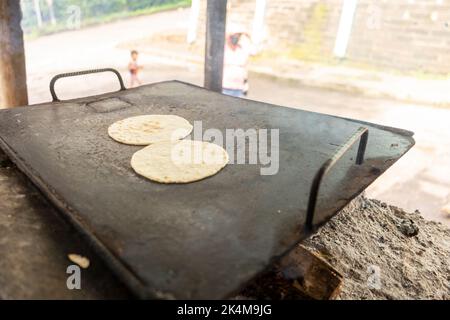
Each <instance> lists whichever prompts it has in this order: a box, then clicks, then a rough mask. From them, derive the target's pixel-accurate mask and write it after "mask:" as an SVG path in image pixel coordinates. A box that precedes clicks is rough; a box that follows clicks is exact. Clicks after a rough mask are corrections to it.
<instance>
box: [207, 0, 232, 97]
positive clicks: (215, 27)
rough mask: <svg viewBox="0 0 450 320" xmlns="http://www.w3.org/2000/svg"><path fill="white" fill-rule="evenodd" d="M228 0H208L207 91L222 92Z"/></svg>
mask: <svg viewBox="0 0 450 320" xmlns="http://www.w3.org/2000/svg"><path fill="white" fill-rule="evenodd" d="M226 16H227V0H208V1H207V7H206V47H205V83H204V86H205V88H207V89H210V90H213V91H217V92H221V91H222V76H223V57H224V47H225V27H226Z"/></svg>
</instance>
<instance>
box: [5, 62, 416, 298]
mask: <svg viewBox="0 0 450 320" xmlns="http://www.w3.org/2000/svg"><path fill="white" fill-rule="evenodd" d="M103 71H104V70H103ZM78 74H81V73H78ZM71 75H76V74H71ZM66 76H67V75H66ZM59 77H60V76H59ZM59 77H57V78H55V79H54V81H56V80H57V79H58V78H59ZM119 79H120V76H119ZM54 81H53V82H52V85H51V88H52V90H51V91H52V95H53V98H54V102H52V103H47V104H41V105H36V106H31V107H20V108H14V109H9V110H2V111H0V146H1V148H2V149H3V150H4V151H5V152H6V153H7V154H8V155H9V156H10V158H11V159H12V160H13V161H14V162H15V163H16V164H17V166H18V167H19V168H20V169H21V170H22V171H23V172H24V173H25V174H26V175H27V176H28V177H29V178H30V179H31V180H32V181H33V182H34V183H35V184H36V185H37V186H38V187H39V189H40V190H41V191H42V192H43V194H44V195H45V196H47V197H48V198H49V199H50V200H51V201H52V202H53V204H54V205H56V207H57V208H59V210H60V211H61V213H62V214H63V215H64V216H66V217H67V218H68V219H69V220H70V221H71V222H72V223H73V224H74V225H75V226H77V227H78V229H79V230H80V231H82V232H83V233H84V234H85V235H86V236H87V238H88V239H89V240H90V241H91V242H92V243H93V244H94V246H95V248H96V249H97V250H98V252H99V254H100V255H101V256H102V257H103V258H104V259H105V260H106V262H107V263H108V264H109V266H110V267H111V268H112V269H113V270H114V271H115V272H116V273H117V274H118V275H119V276H120V277H121V278H122V279H123V281H124V282H125V283H126V284H127V285H128V286H129V287H130V288H131V289H132V290H133V292H135V293H136V294H137V295H138V296H139V297H141V298H163V299H171V298H188V299H194V298H211V299H216V298H224V297H228V296H230V295H232V294H233V293H235V292H237V290H239V289H240V288H241V287H242V286H243V285H245V283H246V282H248V281H249V280H251V279H252V278H253V277H255V276H256V275H257V274H258V273H260V272H262V271H263V270H264V269H266V268H268V267H269V266H270V265H271V264H272V262H274V261H275V260H276V259H277V258H279V257H281V256H282V255H284V254H286V253H287V252H289V250H290V249H291V248H293V246H295V245H296V244H297V243H298V242H299V241H301V240H302V239H304V238H305V237H307V236H308V235H309V234H311V232H313V231H314V229H315V228H317V226H319V225H321V224H323V223H325V222H326V221H328V220H329V219H330V218H331V217H332V216H333V215H334V214H335V213H336V212H338V211H339V210H340V209H342V208H343V207H344V206H345V205H346V204H347V203H348V202H349V201H350V200H351V199H353V198H354V197H356V196H357V195H358V194H360V193H361V192H362V191H363V190H364V189H365V188H366V187H367V186H368V185H369V184H370V183H372V182H373V181H374V180H375V179H376V178H377V177H378V176H380V175H381V174H382V173H383V172H384V171H385V170H386V169H387V168H388V167H390V166H391V165H392V164H393V163H394V162H395V161H397V159H399V158H400V157H401V156H402V155H403V154H404V153H405V152H406V151H407V150H408V149H410V148H411V147H412V145H413V144H414V140H413V138H412V133H411V132H408V131H404V130H400V129H395V128H389V127H383V126H379V125H375V124H371V123H365V122H360V121H355V120H350V119H343V118H339V117H334V116H329V115H324V114H319V113H313V112H307V111H302V110H298V109H292V108H286V107H280V106H275V105H270V104H267V103H262V102H256V101H251V100H244V99H238V98H233V97H229V96H225V95H221V94H218V93H215V92H211V91H208V90H205V89H203V88H200V87H196V86H193V85H190V84H186V83H182V82H178V81H169V82H162V83H156V84H152V85H145V86H142V87H139V88H135V89H128V90H124V87H123V83H121V88H122V90H121V91H119V92H114V93H108V94H104V95H100V96H93V97H86V98H82V99H76V100H71V101H64V102H60V101H58V98H57V96H56V93H55V92H54ZM143 114H176V115H179V116H181V117H184V118H186V119H187V120H189V121H190V122H191V123H193V122H194V121H196V120H201V121H202V122H203V123H202V124H203V130H205V129H208V128H217V129H220V130H221V131H222V132H223V134H224V136H225V129H226V128H229V129H233V128H242V129H244V130H246V129H251V128H255V129H279V134H280V136H279V148H280V153H279V171H278V174H276V175H269V176H262V175H260V167H261V165H259V164H253V165H250V164H245V165H238V164H229V165H228V166H226V167H225V168H224V169H223V170H222V171H220V172H219V173H218V174H217V175H215V176H212V177H210V178H207V179H204V180H202V181H198V182H195V183H190V184H183V185H175V184H169V185H165V184H159V183H155V182H151V181H149V180H146V179H145V178H143V177H140V176H138V175H137V174H136V173H135V172H134V171H133V169H132V168H131V166H130V159H131V156H132V154H133V153H134V152H136V151H137V150H139V149H140V148H141V147H135V146H127V145H123V144H120V143H117V142H115V141H113V140H112V139H110V138H109V137H108V134H107V128H108V126H109V125H110V124H111V123H113V122H114V121H116V120H120V119H123V118H126V117H130V116H136V115H143ZM367 138H368V139H367ZM358 141H360V142H359V143H358ZM241 147H242V146H241ZM364 147H365V148H364ZM319 187H320V188H319Z"/></svg>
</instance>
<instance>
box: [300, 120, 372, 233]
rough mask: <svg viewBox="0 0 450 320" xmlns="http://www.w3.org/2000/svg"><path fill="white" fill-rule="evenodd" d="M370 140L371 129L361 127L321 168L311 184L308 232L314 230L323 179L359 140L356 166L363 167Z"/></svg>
mask: <svg viewBox="0 0 450 320" xmlns="http://www.w3.org/2000/svg"><path fill="white" fill-rule="evenodd" d="M368 138H369V129H367V128H364V127H360V128H359V129H358V131H356V132H355V133H354V134H353V135H352V136H351V137H350V138H349V139H348V140H347V142H346V143H345V144H344V145H343V146H342V147H340V148H339V149H338V150H337V151H336V153H335V154H334V155H333V156H332V157H331V158H329V159H328V160H327V161H325V163H324V164H323V165H322V166H321V167H320V169H319V171H318V172H317V173H316V175H315V176H314V180H313V182H312V184H311V190H310V192H309V200H308V209H307V211H306V223H305V226H306V228H307V229H308V230H312V229H313V219H314V213H315V211H316V203H317V197H318V194H319V188H320V184H321V182H322V180H323V177H324V176H325V175H326V174H327V173H328V172H329V171H330V169H331V168H332V167H333V166H334V165H335V164H336V162H338V161H339V159H341V158H342V156H343V155H344V154H345V153H346V152H347V150H349V149H350V148H351V147H352V146H353V145H354V144H355V142H356V141H358V139H360V141H359V146H358V154H357V156H356V164H357V165H361V164H362V163H363V162H364V154H365V152H366V146H367V140H368Z"/></svg>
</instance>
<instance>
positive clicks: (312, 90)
mask: <svg viewBox="0 0 450 320" xmlns="http://www.w3.org/2000/svg"><path fill="white" fill-rule="evenodd" d="M187 21H188V10H177V11H170V12H164V13H159V14H154V15H150V16H144V17H138V18H130V19H126V20H123V21H119V22H114V23H110V24H105V25H100V26H95V27H90V28H86V29H82V30H74V31H70V32H64V33H59V34H54V35H50V36H45V37H41V38H38V39H35V40H31V41H27V42H26V58H27V72H28V86H29V95H30V103H38V102H46V101H49V100H51V99H50V94H49V90H48V84H49V82H50V79H51V77H52V76H53V75H55V74H57V73H62V72H68V71H76V70H82V69H90V68H99V67H114V68H117V69H118V70H120V71H121V72H122V74H123V75H124V77H125V78H126V79H128V78H127V74H126V70H125V68H126V65H127V63H128V59H129V49H131V47H130V44H133V43H140V41H141V40H140V39H146V38H149V37H150V38H152V37H153V36H154V35H157V34H160V33H164V32H166V33H167V32H168V31H170V30H180V29H181V30H183V29H186V25H187ZM159 45H160V44H159V43H158V42H157V40H155V43H150V44H148V46H150V47H151V48H150V49H155V48H156V49H159V48H160V47H159ZM140 61H141V63H142V64H143V65H144V70H143V72H142V80H143V82H144V83H150V82H155V81H162V80H169V79H178V80H182V81H187V82H191V83H195V84H201V83H202V68H201V66H199V65H198V64H195V63H187V62H186V61H180V60H177V59H174V58H173V57H170V56H167V57H165V56H164V55H161V54H156V53H155V50H144V51H143V52H142V53H141V56H140ZM82 79H83V81H80V79H73V80H61V81H60V82H58V83H57V86H56V89H57V92H58V94H59V95H60V96H61V97H62V98H71V97H72V98H73V97H78V96H85V95H92V94H96V93H101V92H103V91H111V90H112V89H115V88H118V86H117V84H115V82H114V80H115V79H113V78H112V77H108V76H98V77H97V76H92V77H89V78H88V77H86V78H82ZM250 85H251V88H250V95H249V98H250V99H255V100H261V101H266V102H270V103H275V104H280V105H285V106H291V107H294V108H302V109H307V110H312V111H316V112H322V113H329V114H334V115H339V116H345V117H350V118H356V119H361V120H365V121H370V122H375V123H379V124H385V125H391V126H396V127H400V128H404V129H408V130H411V131H414V132H415V136H414V138H415V139H416V146H415V147H414V148H413V149H412V150H411V151H410V152H409V153H408V154H407V155H405V156H404V157H403V158H402V159H401V160H400V161H399V162H398V163H396V164H395V165H394V166H393V167H392V168H391V169H389V170H388V172H386V173H385V174H384V175H383V176H382V177H380V178H379V179H378V180H377V181H376V182H375V183H374V184H373V185H372V186H370V187H369V189H368V190H367V195H368V196H369V197H373V198H377V199H380V200H382V201H385V202H387V203H389V204H393V205H396V206H398V207H401V208H404V209H406V210H408V211H414V210H416V209H419V210H420V211H421V212H422V214H423V215H424V216H425V217H426V218H429V219H432V220H435V221H441V222H443V223H446V224H448V225H450V207H449V204H450V165H449V164H450V149H449V148H448V146H449V142H450V130H448V123H449V119H450V109H448V108H444V107H434V106H431V105H427V104H417V103H411V102H400V101H396V100H392V99H386V98H373V97H367V96H365V95H363V94H361V92H358V93H355V92H349V91H336V90H330V89H324V88H321V89H319V88H316V87H313V86H307V85H305V83H304V82H295V81H286V80H282V79H280V78H279V77H274V76H267V75H265V76H263V75H261V73H252V74H251V75H250ZM369 143H370V140H369Z"/></svg>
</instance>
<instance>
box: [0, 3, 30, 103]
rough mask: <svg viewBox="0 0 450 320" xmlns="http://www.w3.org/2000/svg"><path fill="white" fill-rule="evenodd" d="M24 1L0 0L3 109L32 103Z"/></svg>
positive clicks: (0, 81)
mask: <svg viewBox="0 0 450 320" xmlns="http://www.w3.org/2000/svg"><path fill="white" fill-rule="evenodd" d="M21 20H22V12H21V11H20V1H17V0H1V1H0V108H8V107H16V106H23V105H27V104H28V95H27V76H26V70H25V51H24V45H23V32H22V28H21V26H20V21H21Z"/></svg>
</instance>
